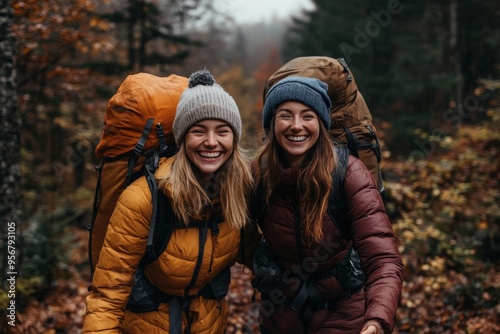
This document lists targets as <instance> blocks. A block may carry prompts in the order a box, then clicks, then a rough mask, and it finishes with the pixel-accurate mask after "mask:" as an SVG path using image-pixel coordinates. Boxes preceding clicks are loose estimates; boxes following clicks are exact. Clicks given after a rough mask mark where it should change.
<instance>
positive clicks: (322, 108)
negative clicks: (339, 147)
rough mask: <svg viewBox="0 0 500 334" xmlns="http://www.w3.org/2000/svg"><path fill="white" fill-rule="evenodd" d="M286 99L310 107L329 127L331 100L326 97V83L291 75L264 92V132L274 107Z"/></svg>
mask: <svg viewBox="0 0 500 334" xmlns="http://www.w3.org/2000/svg"><path fill="white" fill-rule="evenodd" d="M287 101H298V102H302V103H304V104H305V105H306V106H308V107H309V108H311V109H312V110H313V111H314V112H315V113H316V114H317V115H318V117H319V119H320V120H321V121H322V122H323V124H324V125H325V127H326V128H327V129H330V123H331V120H330V108H331V106H332V102H331V101H330V98H329V97H328V85H327V84H326V83H324V82H323V81H320V80H318V79H314V78H306V77H297V76H291V77H287V78H285V79H282V80H280V81H278V82H277V83H275V84H274V86H272V87H271V89H269V91H268V92H267V94H266V99H265V103H264V111H263V113H262V126H263V128H264V130H265V131H266V133H268V132H269V130H270V128H271V120H272V118H273V115H274V113H275V112H276V108H278V107H279V105H280V104H282V103H284V102H287Z"/></svg>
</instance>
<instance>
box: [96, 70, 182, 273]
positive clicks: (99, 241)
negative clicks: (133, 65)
mask: <svg viewBox="0 0 500 334" xmlns="http://www.w3.org/2000/svg"><path fill="white" fill-rule="evenodd" d="M187 86H188V79H187V78H184V77H181V76H177V75H170V76H168V77H157V76H154V75H151V74H147V73H138V74H134V75H129V76H128V77H127V78H126V79H125V80H124V81H123V83H122V84H121V85H120V87H119V88H118V91H117V92H116V94H115V95H114V96H113V97H112V98H111V99H110V100H109V102H108V106H107V109H106V114H105V117H104V128H103V131H102V135H101V139H100V142H99V144H98V145H97V148H96V150H95V154H96V156H97V158H98V159H100V164H99V165H98V166H97V167H96V169H97V171H98V172H99V177H98V180H97V186H96V193H95V198H94V207H93V214H92V220H91V222H90V225H89V231H90V236H89V260H90V268H91V272H93V271H94V269H95V266H96V264H97V260H98V259H99V253H100V251H101V248H102V245H103V243H104V237H105V235H106V230H107V228H108V224H109V219H110V217H111V214H112V213H113V210H114V209H115V205H116V202H117V201H118V198H119V197H120V195H121V193H122V192H123V190H124V189H125V188H126V187H127V186H128V185H129V184H130V183H131V182H132V181H134V180H135V179H137V178H138V177H139V176H141V175H144V174H146V175H147V176H148V175H149V177H150V178H151V179H153V177H152V176H153V175H152V173H154V170H155V169H156V167H158V165H157V163H158V159H159V158H160V157H166V156H171V155H173V154H174V153H175V152H176V146H175V142H174V139H173V133H172V125H173V122H174V117H175V112H176V108H177V104H178V102H179V99H180V95H181V94H182V92H183V91H184V89H185V88H187ZM153 126H154V127H155V129H156V131H152V128H153ZM148 183H150V182H149V180H148ZM155 186H156V185H155V184H151V183H150V188H151V187H155ZM151 190H152V191H153V190H154V189H151Z"/></svg>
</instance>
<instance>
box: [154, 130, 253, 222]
mask: <svg viewBox="0 0 500 334" xmlns="http://www.w3.org/2000/svg"><path fill="white" fill-rule="evenodd" d="M200 180H201V178H200V177H199V176H198V172H197V170H196V169H194V168H193V165H192V163H191V162H190V161H189V159H188V157H187V154H186V149H185V145H184V141H183V142H182V144H181V147H180V149H179V152H178V153H177V154H176V156H175V161H174V162H173V164H172V169H171V171H170V173H167V175H165V176H164V177H163V178H162V179H161V180H160V182H159V187H160V188H161V189H164V190H167V191H168V192H169V193H170V195H171V198H172V208H173V211H174V213H175V214H176V215H177V217H179V218H180V219H181V220H182V221H183V222H184V223H185V224H187V223H188V222H189V219H190V218H193V217H197V216H198V215H199V214H200V213H202V212H203V210H204V209H205V208H206V207H207V206H210V205H211V203H212V199H211V197H212V196H211V194H210V193H211V192H215V193H217V194H219V196H220V201H221V206H222V214H223V215H224V219H225V221H227V222H228V223H229V226H231V227H232V228H234V229H240V228H242V227H244V226H245V224H246V222H247V220H248V196H249V195H250V191H251V189H252V186H253V179H252V174H251V170H250V163H249V158H248V154H247V152H246V151H244V150H243V149H242V148H241V147H240V146H239V145H238V142H237V141H236V139H235V142H234V150H233V153H232V155H231V157H230V158H229V159H228V160H227V161H226V162H225V163H224V165H222V166H221V167H220V168H219V170H218V171H217V173H216V174H215V177H214V178H213V179H212V181H211V182H210V184H202V182H201V181H200Z"/></svg>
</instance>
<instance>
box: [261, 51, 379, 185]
mask: <svg viewBox="0 0 500 334" xmlns="http://www.w3.org/2000/svg"><path fill="white" fill-rule="evenodd" d="M289 76H302V77H310V78H316V79H319V80H321V81H323V82H325V83H326V84H328V96H329V97H330V100H331V101H332V107H331V108H330V118H331V121H332V123H331V127H330V135H331V137H332V138H333V139H334V140H335V141H336V142H337V143H339V144H341V145H345V146H347V147H348V148H349V152H350V153H351V154H352V155H354V156H356V157H357V158H359V159H361V161H363V162H364V164H365V165H366V167H367V168H368V169H369V170H370V172H371V174H372V176H373V179H374V180H375V184H376V185H377V186H378V189H379V191H380V192H381V193H383V192H384V186H383V184H382V175H381V171H380V160H381V153H380V144H379V140H378V137H377V131H376V129H375V126H374V125H373V123H372V115H371V113H370V110H369V109H368V106H367V105H366V102H365V100H364V98H363V96H362V95H361V92H360V91H359V90H358V86H357V85H356V81H355V80H354V76H353V75H352V73H351V70H350V69H349V66H348V65H347V63H346V61H345V60H344V59H343V58H339V59H334V58H330V57H323V56H310V57H299V58H295V59H292V60H290V61H289V62H288V63H286V64H285V65H283V66H282V67H281V68H280V69H278V70H277V71H276V72H275V73H274V74H273V75H271V77H270V78H269V79H268V81H267V83H266V85H265V87H264V99H265V96H266V94H267V92H268V91H269V89H270V88H271V87H272V86H273V85H274V84H275V83H276V82H278V81H280V80H281V79H284V78H286V77H289Z"/></svg>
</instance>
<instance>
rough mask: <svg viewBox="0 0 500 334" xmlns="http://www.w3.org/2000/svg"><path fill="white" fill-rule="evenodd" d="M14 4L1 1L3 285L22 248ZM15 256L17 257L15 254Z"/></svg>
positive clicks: (0, 235) (0, 238)
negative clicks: (20, 235)
mask: <svg viewBox="0 0 500 334" xmlns="http://www.w3.org/2000/svg"><path fill="white" fill-rule="evenodd" d="M12 15H13V14H12V4H11V3H10V1H8V0H0V217H2V221H1V223H0V224H1V225H0V254H1V258H0V279H1V283H0V285H1V286H2V287H4V286H5V284H6V283H7V281H6V278H7V276H9V277H10V276H11V275H12V274H8V273H9V272H17V266H16V265H17V264H18V263H16V262H15V261H14V262H10V263H8V256H10V258H9V259H10V260H12V259H14V260H15V256H16V254H17V253H15V252H14V253H13V251H14V250H15V251H19V243H18V241H19V239H17V237H18V235H19V233H16V232H19V228H20V226H19V223H20V221H19V219H20V208H21V205H20V199H21V186H20V182H21V176H20V168H19V166H20V120H19V115H18V112H17V94H16V66H15V57H14V55H15V37H14V34H13V32H12V29H11V26H12ZM12 256H13V257H12Z"/></svg>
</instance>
